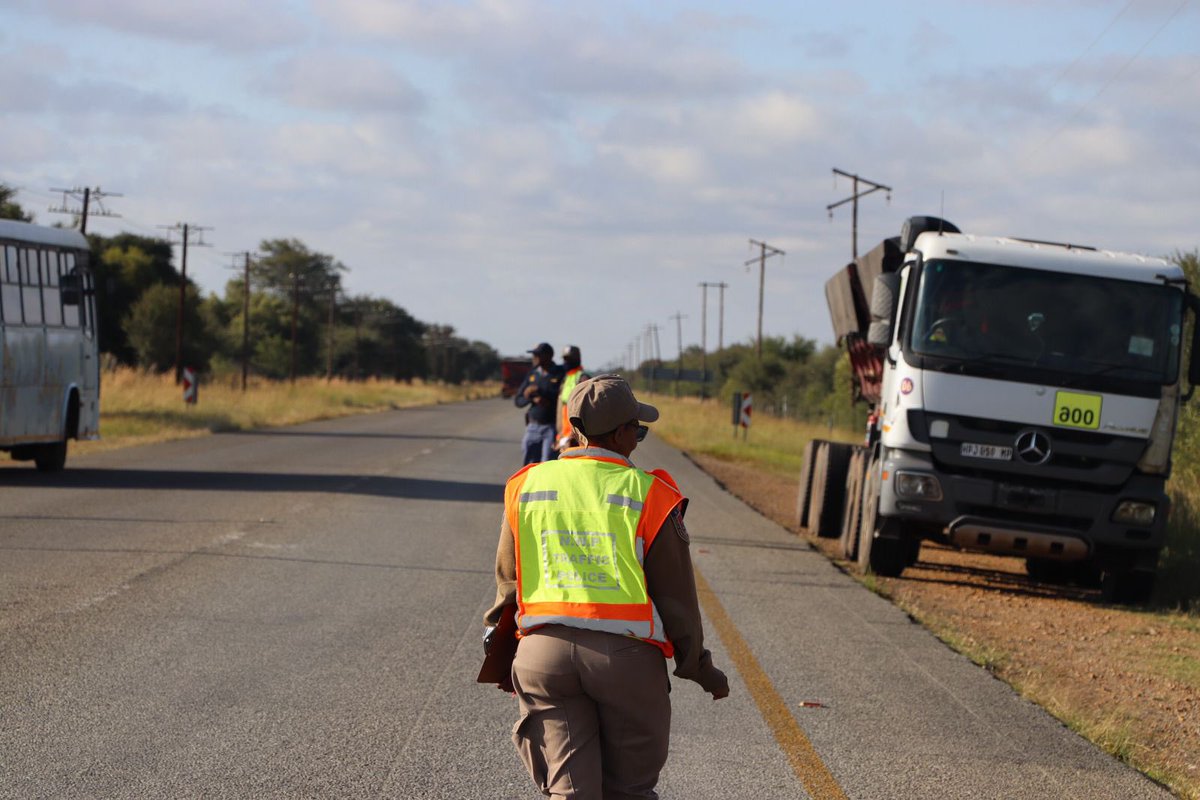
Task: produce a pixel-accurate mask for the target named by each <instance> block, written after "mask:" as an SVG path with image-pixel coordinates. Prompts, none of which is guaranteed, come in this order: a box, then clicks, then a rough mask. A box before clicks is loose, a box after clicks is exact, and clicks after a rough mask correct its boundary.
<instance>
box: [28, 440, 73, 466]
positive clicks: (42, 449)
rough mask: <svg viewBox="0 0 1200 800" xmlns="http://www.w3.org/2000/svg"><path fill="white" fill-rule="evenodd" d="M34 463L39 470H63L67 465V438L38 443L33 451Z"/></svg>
mask: <svg viewBox="0 0 1200 800" xmlns="http://www.w3.org/2000/svg"><path fill="white" fill-rule="evenodd" d="M33 463H34V465H35V466H36V467H37V470H38V472H59V471H61V470H62V468H63V467H65V466H66V465H67V440H66V439H63V440H62V441H61V442H55V443H54V444H40V445H37V446H36V448H35V449H34V451H33Z"/></svg>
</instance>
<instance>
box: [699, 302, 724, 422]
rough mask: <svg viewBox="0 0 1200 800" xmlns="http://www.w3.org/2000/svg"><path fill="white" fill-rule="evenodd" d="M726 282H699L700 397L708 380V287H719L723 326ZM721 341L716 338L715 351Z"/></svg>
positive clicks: (703, 394)
mask: <svg viewBox="0 0 1200 800" xmlns="http://www.w3.org/2000/svg"><path fill="white" fill-rule="evenodd" d="M727 285H728V284H726V283H724V282H721V283H710V282H702V283H701V284H700V289H701V292H700V352H701V356H700V372H701V373H702V374H703V376H704V379H703V380H702V381H701V382H700V397H701V398H702V399H703V398H704V396H705V394H706V391H705V388H706V385H707V381H708V287H710V286H714V287H720V289H721V325H720V327H721V328H724V327H725V287H726V286H727ZM721 344H722V343H721V342H720V339H719V338H718V345H717V352H720V351H721Z"/></svg>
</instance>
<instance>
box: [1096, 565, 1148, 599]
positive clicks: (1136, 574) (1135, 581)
mask: <svg viewBox="0 0 1200 800" xmlns="http://www.w3.org/2000/svg"><path fill="white" fill-rule="evenodd" d="M1153 593H1154V573H1153V572H1152V571H1150V570H1144V569H1105V570H1104V573H1103V575H1101V577H1100V597H1101V598H1102V599H1103V600H1104V602H1106V603H1117V604H1120V605H1143V604H1145V603H1147V602H1149V600H1150V595H1152V594H1153Z"/></svg>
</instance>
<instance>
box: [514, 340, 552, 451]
mask: <svg viewBox="0 0 1200 800" xmlns="http://www.w3.org/2000/svg"><path fill="white" fill-rule="evenodd" d="M529 353H530V354H531V355H532V356H533V369H532V370H530V372H529V375H528V376H527V377H526V378H525V383H524V385H523V386H522V387H521V391H519V392H517V393H516V395H515V396H514V397H513V402H514V403H515V404H516V406H517V408H528V409H529V410H528V411H526V412H525V437H524V439H522V441H521V449H522V450H523V451H524V453H525V460H524V461H522V462H521V463H522V464H536V463H538V462H541V461H550V460H551V459H553V458H554V455H555V452H554V442H555V438H556V436H555V434H556V432H557V422H558V390H559V387H561V386H562V379H563V371H562V368H561V367H560V366H558V365H557V364H555V363H554V348H553V347H551V346H550V345H549V344H547V343H546V342H542V343H540V344H539V345H538V346H537V347H535V348H533V349H532V350H530V351H529Z"/></svg>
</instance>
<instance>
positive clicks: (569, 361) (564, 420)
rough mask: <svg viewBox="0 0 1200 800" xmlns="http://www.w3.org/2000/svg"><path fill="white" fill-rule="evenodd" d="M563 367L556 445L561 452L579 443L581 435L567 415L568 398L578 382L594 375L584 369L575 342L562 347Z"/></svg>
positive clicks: (556, 448) (555, 447) (559, 392)
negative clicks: (572, 425)
mask: <svg viewBox="0 0 1200 800" xmlns="http://www.w3.org/2000/svg"><path fill="white" fill-rule="evenodd" d="M562 368H563V369H564V370H565V372H564V373H563V382H562V386H560V387H559V390H558V410H559V413H558V441H557V442H556V443H555V446H554V449H555V450H558V451H559V452H562V451H563V450H566V449H567V448H570V447H576V446H578V445H579V437H578V436H576V435H575V429H574V428H573V427H571V418H570V417H569V416H568V415H567V399H568V398H570V396H571V390H572V389H574V388H575V386H576V384H578V383H579V382H580V381H586V380H587V379H588V378H590V377H592V376H591V375H588V374H587V373H586V372H584V371H583V357H582V356H581V355H580V353H579V348H578V347H576V346H575V345H573V344H569V345H567V346H566V347H564V348H563V349H562Z"/></svg>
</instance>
